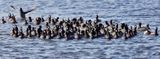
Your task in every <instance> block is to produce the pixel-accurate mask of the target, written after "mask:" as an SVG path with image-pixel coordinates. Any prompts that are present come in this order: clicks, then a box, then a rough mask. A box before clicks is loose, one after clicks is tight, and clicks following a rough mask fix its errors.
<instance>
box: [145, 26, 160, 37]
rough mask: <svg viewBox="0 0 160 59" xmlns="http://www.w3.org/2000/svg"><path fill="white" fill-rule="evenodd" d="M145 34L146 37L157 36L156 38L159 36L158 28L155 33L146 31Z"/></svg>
mask: <svg viewBox="0 0 160 59" xmlns="http://www.w3.org/2000/svg"><path fill="white" fill-rule="evenodd" d="M144 34H145V35H155V36H158V35H159V34H158V27H156V29H155V31H154V32H151V31H150V30H146V31H144Z"/></svg>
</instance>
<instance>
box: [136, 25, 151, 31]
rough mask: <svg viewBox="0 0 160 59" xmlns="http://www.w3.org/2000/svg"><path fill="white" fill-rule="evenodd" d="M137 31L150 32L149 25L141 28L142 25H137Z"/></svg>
mask: <svg viewBox="0 0 160 59" xmlns="http://www.w3.org/2000/svg"><path fill="white" fill-rule="evenodd" d="M137 29H138V31H147V30H150V27H149V24H147V25H146V26H143V27H142V23H139V25H138V28H137Z"/></svg>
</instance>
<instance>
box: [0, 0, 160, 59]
mask: <svg viewBox="0 0 160 59" xmlns="http://www.w3.org/2000/svg"><path fill="white" fill-rule="evenodd" d="M10 5H13V6H15V8H20V7H22V8H23V9H24V10H28V9H32V8H36V10H35V11H33V12H31V13H29V14H28V15H27V16H33V17H36V16H44V17H46V16H48V15H52V16H53V17H57V16H59V17H61V18H68V17H70V18H73V17H79V16H83V17H84V18H85V19H86V20H89V19H92V20H94V19H95V15H97V14H98V15H100V18H101V19H102V20H110V19H113V21H115V22H118V23H122V22H125V23H127V24H129V25H135V24H137V22H142V23H145V24H150V25H151V28H152V29H155V27H158V28H160V27H159V26H160V21H159V20H160V17H159V16H160V7H159V6H160V1H159V0H101V1H99V0H15V1H13V0H0V8H1V9H0V16H1V17H2V16H7V15H8V13H14V14H15V15H16V16H17V18H19V13H18V9H16V10H13V9H12V8H11V7H10ZM12 26H13V25H11V24H0V32H1V33H0V59H10V58H17V59H79V58H80V59H160V57H159V56H160V39H159V38H160V36H157V37H154V36H144V35H141V34H139V35H138V36H136V37H134V38H131V39H129V40H127V41H125V40H124V39H121V38H119V39H113V40H111V41H108V40H106V39H102V38H98V39H94V40H89V39H83V40H70V41H65V40H58V39H52V40H40V39H38V38H35V39H33V38H31V39H19V38H13V37H11V36H10V35H8V34H9V31H10V30H11V28H12ZM18 26H22V23H20V24H18Z"/></svg>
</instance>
